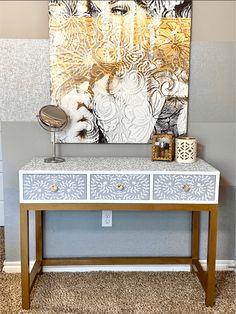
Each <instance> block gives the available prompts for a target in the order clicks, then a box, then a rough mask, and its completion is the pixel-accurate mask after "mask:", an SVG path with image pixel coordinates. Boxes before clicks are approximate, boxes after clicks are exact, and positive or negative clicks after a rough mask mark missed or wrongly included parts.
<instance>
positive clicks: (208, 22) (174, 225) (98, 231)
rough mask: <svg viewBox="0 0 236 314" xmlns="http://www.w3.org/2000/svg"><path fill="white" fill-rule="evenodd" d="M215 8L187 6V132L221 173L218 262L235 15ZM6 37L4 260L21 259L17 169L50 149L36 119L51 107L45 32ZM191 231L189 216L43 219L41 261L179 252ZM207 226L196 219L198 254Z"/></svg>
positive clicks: (229, 218) (228, 164)
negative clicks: (104, 223) (107, 224)
mask: <svg viewBox="0 0 236 314" xmlns="http://www.w3.org/2000/svg"><path fill="white" fill-rule="evenodd" d="M6 2H9V6H10V5H11V4H10V3H12V2H11V1H6ZM16 2H18V1H16ZM39 2H40V1H38V3H39ZM212 2H213V1H206V2H205V1H199V2H198V1H197V2H196V3H194V11H193V44H192V53H191V82H190V103H189V123H188V124H189V126H188V131H189V135H191V136H196V137H197V138H198V141H199V143H200V149H199V155H200V156H201V157H203V158H205V159H206V160H207V161H208V162H210V163H211V164H212V165H213V166H215V167H216V168H218V169H219V170H220V171H221V175H222V176H221V188H220V208H219V225H218V226H219V227H218V230H219V232H218V251H217V258H218V259H221V260H224V259H233V258H234V257H235V210H236V209H235V191H236V188H235V186H236V178H235V177H236V176H235V172H236V167H235V126H236V123H235V122H236V116H235V95H236V91H235V53H236V47H235V31H234V25H233V22H234V19H233V14H235V12H236V11H235V3H233V2H232V1H226V2H224V3H223V1H217V2H214V3H213V4H212ZM24 3H25V5H26V7H28V6H30V5H32V4H29V3H28V5H27V1H24ZM41 3H42V5H43V6H45V2H44V1H41ZM1 5H3V4H1ZM8 9H9V7H8ZM222 12H224V16H223V15H222ZM42 14H43V21H44V22H45V12H43V13H42ZM231 15H232V17H231ZM216 21H218V22H217V23H216ZM219 21H220V23H219ZM37 23H40V21H38V20H37ZM26 24H27V23H26ZM222 28H223V30H224V31H222ZM39 29H40V27H38V24H37V31H38V30H39ZM31 31H32V28H31ZM12 32H13V31H11V32H7V30H6V29H5V31H4V32H3V33H2V35H1V33H0V37H2V39H0V60H1V61H0V94H1V98H0V99H1V100H0V110H1V119H2V145H3V147H2V150H3V163H4V164H3V167H4V169H3V170H4V200H5V225H6V226H5V230H6V260H7V261H17V260H19V204H18V169H19V168H20V167H21V166H22V165H24V164H25V163H26V162H28V161H29V159H31V158H32V157H33V156H35V155H37V156H45V155H47V154H49V153H50V144H49V134H46V133H45V132H44V131H43V130H42V129H40V127H39V126H38V124H37V122H36V121H35V115H36V113H37V112H38V109H39V108H40V107H41V106H42V105H44V104H45V103H48V102H49V66H48V40H47V38H44V37H43V36H41V35H42V34H40V36H35V37H33V36H31V37H29V39H27V40H26V39H23V38H26V36H24V37H23V36H22V34H25V33H24V32H27V30H25V29H24V32H23V31H22V34H21V35H19V36H12ZM14 32H16V30H14ZM14 32H13V33H14ZM12 37H13V38H12ZM16 37H17V38H18V39H14V38H16ZM9 38H11V39H9ZM27 38H28V37H27ZM36 38H38V39H36ZM39 38H44V39H39ZM60 150H61V153H62V154H63V155H64V156H149V157H150V156H151V147H150V145H118V144H117V145H111V144H109V145H102V144H99V145H96V144H93V145H86V144H83V145H79V144H72V145H69V144H66V145H61V146H60ZM190 227H191V220H190V214H189V213H140V212H132V213H131V212H115V213H114V215H113V227H112V228H101V213H100V212H87V213H86V212H81V213H76V212H60V213H48V214H47V215H46V217H45V237H46V241H45V243H46V245H45V255H46V256H95V255H100V256H106V255H107V256H109V255H137V254H138V255H181V254H183V255H186V254H189V252H190V251H189V250H190ZM32 229H33V225H32ZM206 230H207V217H206V215H202V231H203V236H202V237H201V257H202V258H206Z"/></svg>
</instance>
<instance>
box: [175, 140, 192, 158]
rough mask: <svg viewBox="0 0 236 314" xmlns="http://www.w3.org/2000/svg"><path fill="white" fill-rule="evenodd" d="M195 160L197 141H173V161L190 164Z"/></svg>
mask: <svg viewBox="0 0 236 314" xmlns="http://www.w3.org/2000/svg"><path fill="white" fill-rule="evenodd" d="M196 159H197V140H196V138H194V137H177V138H176V139H175V160H176V161H177V162H180V163H192V162H195V161H196Z"/></svg>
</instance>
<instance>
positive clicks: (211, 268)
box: [206, 206, 218, 306]
mask: <svg viewBox="0 0 236 314" xmlns="http://www.w3.org/2000/svg"><path fill="white" fill-rule="evenodd" d="M217 210H218V206H215V208H214V209H212V210H210V211H209V227H208V254H207V283H206V306H213V305H214V304H215V286H216V278H215V262H216V238H217Z"/></svg>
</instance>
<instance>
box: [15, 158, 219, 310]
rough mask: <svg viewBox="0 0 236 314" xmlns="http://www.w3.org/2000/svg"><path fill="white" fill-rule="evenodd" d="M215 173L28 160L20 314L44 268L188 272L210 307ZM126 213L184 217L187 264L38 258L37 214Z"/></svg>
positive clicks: (106, 161)
mask: <svg viewBox="0 0 236 314" xmlns="http://www.w3.org/2000/svg"><path fill="white" fill-rule="evenodd" d="M219 177H220V173H219V171H218V170H216V169H215V168H213V167H212V166H210V165H209V164H208V163H206V162H205V161H203V160H201V159H199V160H197V161H196V162H195V163H192V164H178V163H176V162H157V161H155V162H152V161H151V160H150V159H149V158H124V157H123V158H67V160H66V162H65V163H61V164H46V163H44V162H43V158H35V159H33V160H32V161H31V162H30V163H28V164H27V165H26V166H25V167H23V168H22V169H21V170H20V172H19V179H20V235H21V280H22V307H23V309H29V308H30V291H31V288H32V286H33V283H34V281H35V279H36V278H37V274H39V273H40V272H41V271H42V267H43V266H51V265H95V264H97V265H98V264H99V265H115V264H189V265H192V271H194V272H195V273H196V274H197V276H198V278H199V280H200V282H201V284H202V286H203V288H204V290H205V294H206V300H205V302H206V305H207V306H213V305H214V302H215V259H216V233H217V208H218V192H219ZM30 210H32V211H35V224H36V261H35V263H34V266H33V268H32V270H31V271H30V270H29V211H30ZM51 210H53V211H61V210H79V211H91V210H113V211H114V210H120V211H123V210H129V211H139V210H142V211H191V212H192V248H191V254H190V255H189V256H184V257H183V256H178V257H156V256H148V257H97V258H91V257H88V258H79V257H78V258H66V259H65V258H44V257H43V224H42V215H43V212H44V211H51ZM201 211H207V212H208V213H209V229H208V256H207V270H206V271H205V270H204V269H203V268H202V266H201V264H200V262H199V236H200V212H201Z"/></svg>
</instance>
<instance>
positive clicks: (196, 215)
mask: <svg viewBox="0 0 236 314" xmlns="http://www.w3.org/2000/svg"><path fill="white" fill-rule="evenodd" d="M199 237H200V212H197V211H195V212H192V259H193V260H199ZM192 271H193V266H192Z"/></svg>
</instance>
